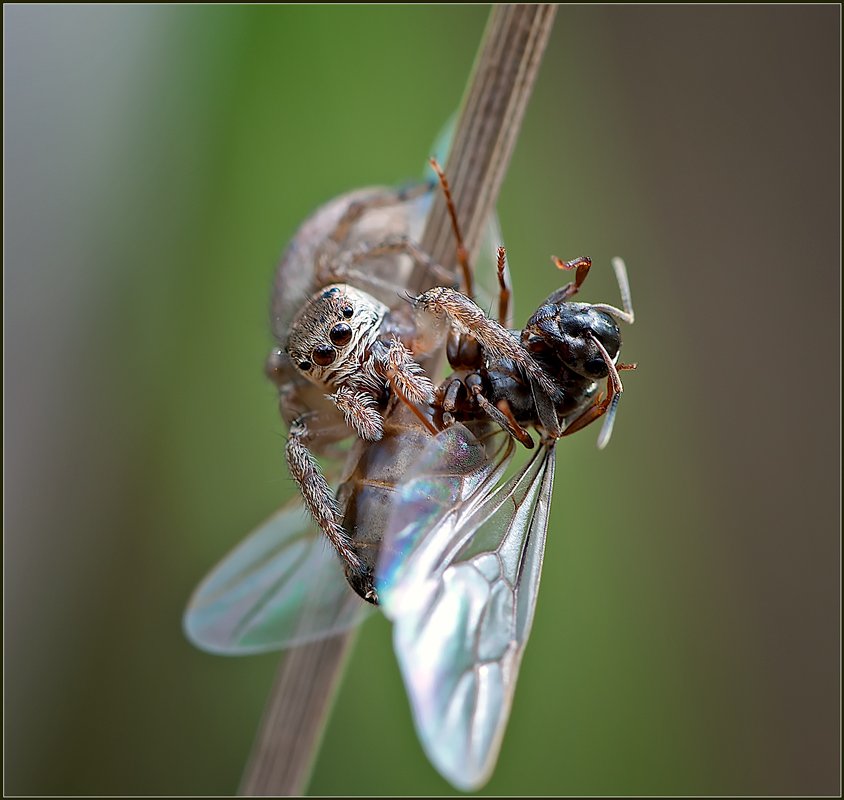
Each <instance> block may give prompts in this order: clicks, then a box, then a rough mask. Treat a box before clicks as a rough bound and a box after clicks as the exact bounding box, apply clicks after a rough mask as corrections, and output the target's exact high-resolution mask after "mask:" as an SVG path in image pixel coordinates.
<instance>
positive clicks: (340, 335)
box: [328, 322, 352, 347]
mask: <svg viewBox="0 0 844 800" xmlns="http://www.w3.org/2000/svg"><path fill="white" fill-rule="evenodd" d="M328 338H329V339H331V341H332V342H334V344H336V345H337V346H338V347H343V346H344V345H347V344H348V343H349V342H351V341H352V329H351V328H350V327H349V326H348V325H346V323H345V322H340V323H338V324H337V325H335V326H334V327H333V328H332V329H331V331H330V332H329V334H328Z"/></svg>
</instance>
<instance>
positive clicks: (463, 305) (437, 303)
mask: <svg viewBox="0 0 844 800" xmlns="http://www.w3.org/2000/svg"><path fill="white" fill-rule="evenodd" d="M413 302H414V304H415V306H416V307H417V308H421V309H423V310H424V311H428V312H429V313H431V314H433V315H435V316H439V317H442V316H446V317H448V319H449V321H450V322H451V323H452V324H453V325H454V327H455V328H457V330H458V332H459V333H465V334H469V335H471V336H473V337H474V338H475V339H477V340H478V342H480V344H481V346H482V347H485V348H487V349H488V350H489V351H490V352H491V353H494V354H496V355H497V356H499V357H503V358H509V359H510V360H511V361H514V362H515V363H516V364H518V365H519V366H520V367H521V368H522V369H523V370H524V371H525V372H526V373H527V375H528V376H529V377H530V378H531V379H532V380H534V381H536V383H538V384H539V386H540V387H541V388H542V390H543V391H544V392H545V393H546V394H547V395H548V396H549V397H552V398H556V397H559V395H560V388H559V387H558V386H557V385H556V384H555V383H554V381H553V380H552V379H551V376H550V375H548V374H547V373H546V372H545V371H544V370H543V369H542V367H540V366H539V364H537V363H536V361H534V360H533V358H532V357H531V355H530V354H529V353H528V352H527V350H525V349H524V348H523V347H522V345H521V344H520V343H519V341H518V339H516V338H514V336H513V334H511V333H510V331H508V330H507V329H506V328H505V327H503V326H502V325H500V324H499V323H498V322H496V321H495V320H494V319H490V318H489V317H488V316H487V315H486V314H484V312H483V311H482V310H481V309H480V308H479V307H478V305H477V304H476V303H475V302H474V301H473V300H470V299H469V298H468V297H466V295H463V294H460V292H457V291H455V290H454V289H449V288H448V287H445V286H438V287H435V288H433V289H429V290H428V291H427V292H423V293H422V294H421V295H419V296H418V297H416V298H413Z"/></svg>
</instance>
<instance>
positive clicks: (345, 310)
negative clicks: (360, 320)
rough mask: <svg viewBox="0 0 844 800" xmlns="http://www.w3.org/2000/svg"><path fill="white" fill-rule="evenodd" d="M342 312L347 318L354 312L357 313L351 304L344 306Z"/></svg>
mask: <svg viewBox="0 0 844 800" xmlns="http://www.w3.org/2000/svg"><path fill="white" fill-rule="evenodd" d="M342 313H343V316H344V317H345V318H346V319H351V318H352V314H354V313H355V310H354V309H353V308H352V307H351V306H343V309H342Z"/></svg>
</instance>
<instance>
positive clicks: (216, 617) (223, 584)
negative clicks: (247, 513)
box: [184, 502, 368, 655]
mask: <svg viewBox="0 0 844 800" xmlns="http://www.w3.org/2000/svg"><path fill="white" fill-rule="evenodd" d="M367 613H368V607H367V604H366V603H364V602H363V601H362V600H360V598H358V597H357V595H355V594H354V592H352V591H350V589H349V587H348V584H347V583H346V579H345V577H344V575H343V569H342V567H341V565H340V562H339V560H338V559H337V557H336V555H335V554H334V552H333V550H331V548H330V547H329V546H328V544H327V542H326V541H325V537H324V536H323V535H322V534H321V533H320V532H319V531H318V530H317V529H316V527H315V526H314V524H313V523H312V522H311V520H310V518H309V517H308V516H307V515H306V513H305V511H304V510H303V509H302V508H301V505H300V504H299V503H298V502H297V503H293V504H290V505H288V506H286V507H285V508H283V509H282V510H281V511H279V512H277V513H276V514H274V515H273V516H272V517H270V518H269V519H268V520H267V521H266V522H265V523H264V524H263V525H261V526H260V527H258V528H257V529H256V530H254V531H253V532H252V533H251V534H250V535H249V536H248V537H247V538H246V539H245V540H243V541H242V542H241V543H240V544H239V545H238V546H237V547H236V548H235V549H234V550H232V551H231V552H230V553H229V554H228V555H227V556H226V557H225V558H223V560H222V561H221V562H220V563H219V564H218V565H217V566H216V567H215V568H214V569H213V570H212V571H211V572H210V573H209V574H208V575H207V576H206V578H205V580H204V581H203V582H202V583H201V584H200V585H199V587H198V588H197V589H196V591H195V592H194V595H193V597H192V598H191V601H190V603H189V604H188V608H187V611H186V612H185V616H184V629H185V633H186V634H187V636H188V638H189V639H190V640H191V641H192V642H193V644H195V645H196V646H197V647H199V648H201V649H203V650H207V651H209V652H212V653H219V654H229V655H244V654H247V653H260V652H265V651H268V650H278V649H280V648H283V647H291V646H293V645H297V644H303V643H305V642H308V641H313V640H316V639H321V638H324V637H326V636H330V635H333V634H336V633H340V632H341V631H343V630H346V629H348V628H350V627H352V626H354V625H357V624H358V623H359V622H361V621H362V620H363V619H364V617H365V616H366V614H367Z"/></svg>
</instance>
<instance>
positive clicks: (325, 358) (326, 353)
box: [311, 344, 337, 367]
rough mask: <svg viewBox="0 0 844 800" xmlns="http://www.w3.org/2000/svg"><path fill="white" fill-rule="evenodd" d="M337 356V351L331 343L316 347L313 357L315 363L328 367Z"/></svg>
mask: <svg viewBox="0 0 844 800" xmlns="http://www.w3.org/2000/svg"><path fill="white" fill-rule="evenodd" d="M336 357H337V351H336V350H335V349H334V348H333V347H332V346H331V345H330V344H320V345H317V346H316V347H315V348H314V351H313V353H311V358H312V359H313V360H314V363H315V364H319V366H321V367H327V366H328V365H329V364H330V363H331V362H332V361H334V359H335V358H336Z"/></svg>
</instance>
